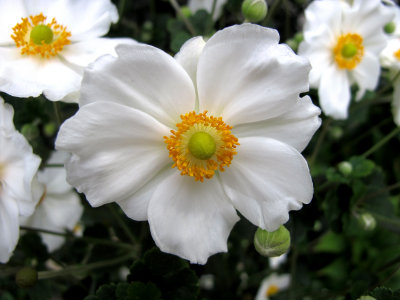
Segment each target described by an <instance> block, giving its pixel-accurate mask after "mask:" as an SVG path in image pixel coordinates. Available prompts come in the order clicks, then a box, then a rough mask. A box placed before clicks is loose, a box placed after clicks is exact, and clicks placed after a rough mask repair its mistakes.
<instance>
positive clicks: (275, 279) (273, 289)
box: [254, 273, 290, 300]
mask: <svg viewBox="0 0 400 300" xmlns="http://www.w3.org/2000/svg"><path fill="white" fill-rule="evenodd" d="M289 284H290V275H289V274H282V275H277V274H275V273H273V274H271V275H269V276H268V277H267V278H265V279H264V280H263V281H262V283H261V286H260V288H259V289H258V292H257V295H256V297H255V299H254V300H268V299H269V297H270V296H273V295H275V294H277V293H279V292H280V291H282V290H284V289H287V288H288V287H289Z"/></svg>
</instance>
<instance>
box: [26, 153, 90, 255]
mask: <svg viewBox="0 0 400 300" xmlns="http://www.w3.org/2000/svg"><path fill="white" fill-rule="evenodd" d="M67 157H68V155H67V153H65V152H60V151H57V152H54V153H53V154H52V155H51V157H50V159H49V160H48V161H47V163H48V164H64V162H65V161H66V160H67ZM37 179H38V182H39V184H42V185H43V186H44V190H43V193H42V195H41V197H40V201H39V203H38V204H37V207H36V209H35V212H34V213H33V215H31V216H30V217H22V218H21V224H23V225H25V226H29V227H33V228H37V229H44V230H50V231H55V232H64V231H65V230H68V231H71V232H73V231H74V229H75V227H76V225H77V224H78V221H79V220H80V218H81V216H82V213H83V206H82V204H81V202H80V198H79V196H78V194H77V193H76V192H75V191H74V190H73V188H72V187H71V186H70V185H69V184H68V183H67V181H66V171H65V169H64V168H63V167H47V168H45V169H44V170H41V171H39V172H38V174H37ZM40 235H41V237H42V241H43V242H44V244H46V246H47V249H48V250H49V251H50V252H52V251H54V250H57V249H58V248H59V247H61V246H62V244H63V243H64V240H65V238H63V237H61V236H56V235H52V234H45V233H41V234H40Z"/></svg>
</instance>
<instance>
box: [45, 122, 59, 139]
mask: <svg viewBox="0 0 400 300" xmlns="http://www.w3.org/2000/svg"><path fill="white" fill-rule="evenodd" d="M56 131H57V125H56V124H55V123H54V122H50V123H47V124H45V125H44V126H43V133H44V135H45V136H46V137H52V136H53V135H54V134H55V133H56Z"/></svg>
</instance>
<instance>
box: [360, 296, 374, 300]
mask: <svg viewBox="0 0 400 300" xmlns="http://www.w3.org/2000/svg"><path fill="white" fill-rule="evenodd" d="M357 300H376V298H374V297H371V296H361V297H360V298H358V299H357Z"/></svg>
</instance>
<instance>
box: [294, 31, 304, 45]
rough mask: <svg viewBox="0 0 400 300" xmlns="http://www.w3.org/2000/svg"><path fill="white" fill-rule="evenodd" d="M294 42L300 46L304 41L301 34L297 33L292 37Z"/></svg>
mask: <svg viewBox="0 0 400 300" xmlns="http://www.w3.org/2000/svg"><path fill="white" fill-rule="evenodd" d="M294 40H295V41H296V42H297V43H298V44H300V43H301V42H302V41H303V40H304V35H303V33H302V32H298V33H296V34H295V35H294Z"/></svg>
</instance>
